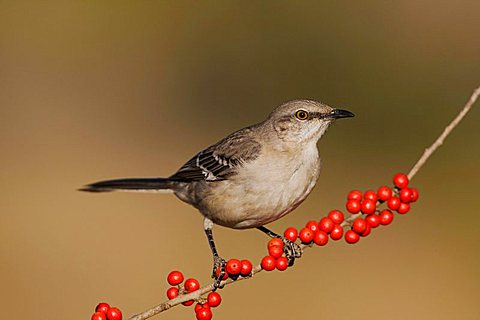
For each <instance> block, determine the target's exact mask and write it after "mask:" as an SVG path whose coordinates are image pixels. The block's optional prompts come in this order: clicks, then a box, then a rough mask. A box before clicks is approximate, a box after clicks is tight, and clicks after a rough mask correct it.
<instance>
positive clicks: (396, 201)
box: [387, 197, 400, 210]
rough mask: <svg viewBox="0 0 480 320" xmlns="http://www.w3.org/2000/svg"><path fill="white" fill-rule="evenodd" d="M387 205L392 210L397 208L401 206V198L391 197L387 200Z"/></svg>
mask: <svg viewBox="0 0 480 320" xmlns="http://www.w3.org/2000/svg"><path fill="white" fill-rule="evenodd" d="M387 206H388V208H389V209H390V210H397V209H398V207H399V206H400V198H398V197H391V198H390V199H389V200H388V202H387Z"/></svg>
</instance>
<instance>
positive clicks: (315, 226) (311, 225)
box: [305, 220, 318, 232]
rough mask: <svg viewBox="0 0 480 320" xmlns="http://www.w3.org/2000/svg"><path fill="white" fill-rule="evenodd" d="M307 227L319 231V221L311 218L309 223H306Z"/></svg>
mask: <svg viewBox="0 0 480 320" xmlns="http://www.w3.org/2000/svg"><path fill="white" fill-rule="evenodd" d="M305 227H306V228H309V229H310V230H312V231H313V232H317V231H318V222H317V221H314V220H310V221H308V222H307V224H306V225H305Z"/></svg>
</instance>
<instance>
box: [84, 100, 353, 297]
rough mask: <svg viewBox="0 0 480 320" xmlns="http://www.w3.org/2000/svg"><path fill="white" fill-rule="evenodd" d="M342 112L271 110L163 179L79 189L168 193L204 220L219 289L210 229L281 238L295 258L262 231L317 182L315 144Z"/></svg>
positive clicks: (309, 105)
mask: <svg viewBox="0 0 480 320" xmlns="http://www.w3.org/2000/svg"><path fill="white" fill-rule="evenodd" d="M348 117H354V114H353V113H352V112H350V111H348V110H344V109H336V108H332V107H330V106H328V105H326V104H324V103H321V102H318V101H315V100H307V99H299V100H291V101H287V102H285V103H283V104H281V105H279V106H278V107H276V108H275V109H274V110H273V111H272V112H271V113H270V114H269V115H268V117H267V118H266V119H265V120H263V121H261V122H259V123H256V124H253V125H250V126H247V127H245V128H243V129H240V130H238V131H235V132H233V133H231V134H230V135H228V136H226V137H225V138H223V139H221V140H220V141H218V142H217V143H215V144H213V145H211V146H209V147H207V148H206V149H204V150H202V151H200V152H198V153H197V154H196V155H195V156H193V157H192V158H191V159H190V160H188V161H187V162H186V163H185V164H184V165H183V166H181V167H180V169H178V170H177V171H176V172H175V173H174V174H172V175H171V176H169V177H155V178H124V179H123V178H122V179H114V180H103V181H99V182H95V183H91V184H88V185H85V186H84V187H82V188H81V189H80V190H81V191H87V192H110V191H133V192H173V193H174V195H175V196H176V197H177V198H179V199H180V200H182V201H184V202H186V203H188V204H190V205H192V206H193V207H195V208H196V209H198V211H199V212H200V213H201V214H202V215H203V227H204V231H205V234H206V236H207V239H208V243H209V245H210V249H211V252H212V256H213V270H212V278H214V279H215V288H217V287H219V286H220V283H221V280H222V278H223V275H224V273H225V265H226V262H225V260H224V259H223V258H221V257H220V255H219V254H218V251H217V248H216V245H215V242H214V239H213V232H212V228H213V225H220V226H223V227H227V228H232V229H250V228H257V229H259V230H260V231H262V232H264V233H266V234H267V235H269V236H270V237H278V238H281V239H282V240H283V241H284V243H285V246H284V250H285V254H286V256H287V258H288V261H289V265H292V264H293V262H294V261H295V259H296V258H298V257H300V256H301V248H300V246H298V245H297V244H296V243H294V242H292V241H289V240H288V239H285V238H284V237H282V236H280V235H278V234H276V233H275V232H273V231H271V230H269V229H268V228H267V227H265V225H267V224H269V223H271V222H273V221H276V220H278V219H280V218H282V217H283V216H285V215H286V214H288V213H290V212H291V211H292V210H294V209H295V208H297V207H298V206H299V205H300V204H301V203H302V202H303V201H304V200H305V198H306V197H307V196H308V195H309V194H310V192H311V191H312V189H313V188H314V187H315V184H316V183H317V180H318V177H319V174H320V168H321V166H322V162H321V159H320V156H319V152H318V148H317V142H318V141H319V140H320V138H322V136H323V135H324V134H325V132H326V131H327V129H328V128H329V127H330V125H331V124H332V123H333V122H334V121H335V120H337V119H340V118H348Z"/></svg>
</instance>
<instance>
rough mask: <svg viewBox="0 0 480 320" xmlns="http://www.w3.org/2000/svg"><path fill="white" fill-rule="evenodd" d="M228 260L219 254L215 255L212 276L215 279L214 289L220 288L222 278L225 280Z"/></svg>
mask: <svg viewBox="0 0 480 320" xmlns="http://www.w3.org/2000/svg"><path fill="white" fill-rule="evenodd" d="M226 265H227V262H226V261H225V259H223V258H221V257H220V256H218V255H214V256H213V271H212V278H213V279H214V280H215V283H214V284H213V287H214V291H215V290H217V289H218V288H220V287H221V286H220V283H221V282H222V280H225V279H226V278H225V275H226V274H227V271H226V268H225V266H226Z"/></svg>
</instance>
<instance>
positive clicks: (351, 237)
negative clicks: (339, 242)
mask: <svg viewBox="0 0 480 320" xmlns="http://www.w3.org/2000/svg"><path fill="white" fill-rule="evenodd" d="M358 240H360V236H359V235H358V233H356V232H355V231H353V230H348V231H347V232H345V241H347V243H350V244H354V243H357V242H358Z"/></svg>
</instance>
